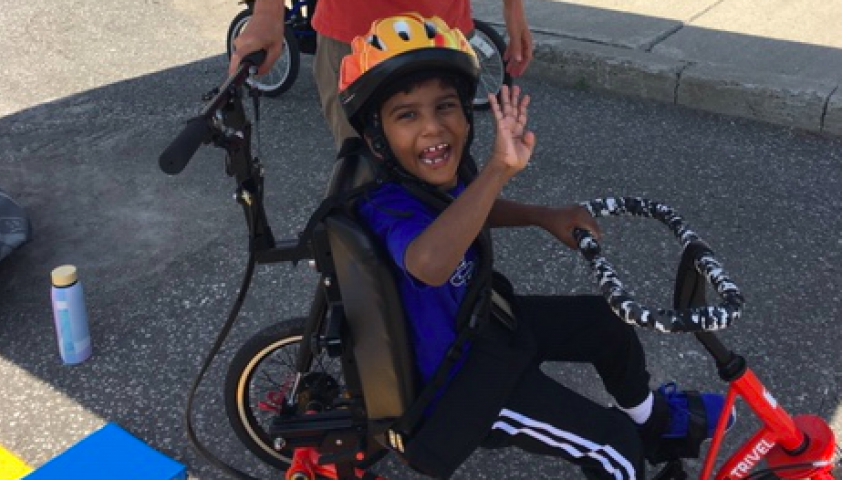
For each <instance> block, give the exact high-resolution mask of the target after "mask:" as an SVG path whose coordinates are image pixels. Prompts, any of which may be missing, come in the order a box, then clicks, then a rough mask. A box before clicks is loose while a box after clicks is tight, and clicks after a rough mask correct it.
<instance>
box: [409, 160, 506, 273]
mask: <svg viewBox="0 0 842 480" xmlns="http://www.w3.org/2000/svg"><path fill="white" fill-rule="evenodd" d="M512 174H513V173H512V172H508V171H506V170H505V169H504V168H501V167H498V166H493V165H489V166H487V167H486V168H484V169H483V170H482V171H481V172H480V174H479V175H478V176H477V178H475V179H474V181H473V182H471V184H470V185H468V187H467V188H466V189H465V191H464V192H462V194H461V195H459V196H458V197H457V198H456V199H455V200H454V201H453V203H451V204H450V205H449V206H448V207H447V208H446V209H445V210H444V211H443V212H442V213H441V214H440V215H439V216H438V217H436V219H435V220H434V221H433V223H431V224H430V226H428V227H427V228H426V229H425V230H424V231H423V232H422V233H421V234H420V235H418V237H416V238H415V240H413V241H412V242H411V243H410V244H409V247H408V248H407V250H406V254H405V256H404V264H405V265H406V269H407V270H408V271H409V273H411V274H412V276H413V277H415V278H416V279H418V280H420V281H422V282H424V283H426V284H427V285H436V286H437V285H442V284H443V283H445V282H446V281H447V280H448V279H450V277H451V276H452V275H453V272H454V271H455V270H456V267H457V266H458V265H459V262H461V261H462V258H463V257H464V256H465V252H466V251H467V250H468V247H470V246H471V243H473V241H474V240H475V239H476V238H477V235H479V233H480V230H482V227H483V226H484V225H485V221H486V219H487V218H488V215H489V212H490V211H491V208H492V207H493V206H494V203H495V201H496V199H497V196H498V195H499V194H500V191H501V190H502V189H503V186H504V185H505V184H506V182H507V181H508V180H509V178H511V175H512Z"/></svg>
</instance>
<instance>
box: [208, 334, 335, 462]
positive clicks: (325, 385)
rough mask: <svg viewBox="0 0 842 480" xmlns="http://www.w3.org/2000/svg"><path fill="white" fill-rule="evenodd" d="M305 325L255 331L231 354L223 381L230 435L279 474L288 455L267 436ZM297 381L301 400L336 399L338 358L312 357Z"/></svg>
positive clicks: (291, 372)
mask: <svg viewBox="0 0 842 480" xmlns="http://www.w3.org/2000/svg"><path fill="white" fill-rule="evenodd" d="M305 321H306V320H305V319H304V318H298V319H294V320H289V321H285V322H284V323H281V324H277V325H272V326H270V327H267V328H264V329H263V330H261V331H260V332H258V333H257V334H256V335H254V336H253V337H251V338H250V339H249V340H248V341H247V342H246V343H245V344H243V346H242V347H240V349H239V350H238V351H237V353H236V354H235V355H234V358H233V360H231V364H230V365H229V367H228V372H227V375H226V377H225V386H224V391H223V396H224V399H225V412H226V414H227V416H228V421H229V423H230V424H231V427H232V428H233V429H234V433H236V434H237V437H238V438H239V439H240V441H241V442H242V443H243V445H244V446H245V447H246V448H248V450H249V451H251V452H252V453H254V454H255V455H256V456H257V457H258V458H260V459H261V460H262V461H264V462H266V463H267V464H269V465H271V466H273V467H275V468H278V469H280V470H286V469H287V468H288V467H289V463H290V460H291V456H292V452H291V451H290V450H281V451H277V450H275V449H274V448H273V439H272V437H271V436H270V435H269V433H268V432H269V428H270V426H271V423H272V420H273V418H275V417H276V416H277V415H278V414H279V413H280V412H281V408H282V405H283V404H284V402H285V401H286V394H287V392H288V390H289V389H290V388H292V382H293V381H294V379H295V363H296V360H297V359H298V351H299V347H300V344H301V339H302V332H303V325H304V322H305ZM301 382H302V387H301V389H305V390H306V393H307V394H306V395H301V397H302V398H303V397H306V400H301V401H306V402H308V403H309V404H312V402H314V401H323V402H325V403H327V402H330V401H332V400H334V399H336V398H338V397H339V396H340V395H341V394H342V391H343V390H344V377H343V376H342V366H341V364H340V360H339V358H330V357H328V356H327V354H325V353H321V354H319V355H317V356H315V357H314V358H313V359H312V366H311V367H310V371H309V372H308V373H307V374H306V375H304V376H303V377H302V379H301ZM306 408H311V407H310V405H300V406H299V408H298V410H304V409H306ZM300 413H302V414H303V413H304V412H303V411H301V412H300Z"/></svg>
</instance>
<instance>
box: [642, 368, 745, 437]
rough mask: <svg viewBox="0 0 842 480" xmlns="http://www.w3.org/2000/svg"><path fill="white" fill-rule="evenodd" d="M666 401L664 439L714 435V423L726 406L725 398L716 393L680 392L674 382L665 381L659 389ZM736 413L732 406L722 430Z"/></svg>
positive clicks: (727, 426)
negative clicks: (666, 414)
mask: <svg viewBox="0 0 842 480" xmlns="http://www.w3.org/2000/svg"><path fill="white" fill-rule="evenodd" d="M658 393H660V394H661V395H662V396H663V398H664V399H665V400H666V401H667V405H668V406H669V412H670V421H669V424H668V426H667V428H666V430H665V431H664V433H662V434H661V436H662V437H664V438H685V437H688V436H695V437H702V436H703V435H704V438H703V440H706V439H708V438H711V437H713V432H715V431H716V424H717V423H718V422H719V417H720V415H721V414H722V407H723V406H724V405H725V397H724V396H722V395H720V394H718V393H702V394H700V393H698V392H695V391H692V390H688V391H680V390H678V386H677V385H676V384H675V382H668V383H665V384H663V385H661V386H660V388H658ZM736 420H737V414H736V412H735V411H734V409H733V408H732V409H731V414H730V415H729V417H728V424H727V425H726V427H725V431H728V430H730V429H731V427H732V426H733V425H734V422H735V421H736Z"/></svg>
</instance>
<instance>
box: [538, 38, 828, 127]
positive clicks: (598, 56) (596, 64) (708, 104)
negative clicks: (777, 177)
mask: <svg viewBox="0 0 842 480" xmlns="http://www.w3.org/2000/svg"><path fill="white" fill-rule="evenodd" d="M533 37H534V40H535V58H534V61H533V63H532V65H530V67H529V70H528V71H527V74H526V75H527V76H529V77H534V78H536V79H539V80H541V81H544V82H547V83H551V84H555V85H559V86H563V87H568V88H570V87H572V88H581V89H592V90H594V91H605V92H611V93H617V94H620V95H627V96H634V97H639V98H644V99H649V100H656V101H660V102H666V103H671V104H675V105H683V106H686V107H689V108H694V109H698V110H704V111H708V112H712V113H717V114H723V115H730V116H736V117H742V118H748V119H752V120H759V121H762V122H768V123H773V124H777V125H784V126H788V127H793V128H797V129H802V130H806V131H810V132H815V133H822V134H828V135H834V136H842V92H839V86H838V85H830V84H827V83H822V82H817V81H814V80H811V79H806V78H802V77H790V76H784V75H777V74H768V73H763V72H747V71H742V70H739V69H736V68H734V67H732V66H730V65H714V64H702V63H694V62H688V61H684V60H677V59H674V58H670V57H666V56H663V55H659V54H656V53H650V52H645V51H641V50H633V49H629V48H620V47H615V46H610V45H603V44H599V43H594V42H588V41H582V40H577V39H572V38H564V37H558V36H555V35H549V34H544V33H540V32H538V33H535V32H533Z"/></svg>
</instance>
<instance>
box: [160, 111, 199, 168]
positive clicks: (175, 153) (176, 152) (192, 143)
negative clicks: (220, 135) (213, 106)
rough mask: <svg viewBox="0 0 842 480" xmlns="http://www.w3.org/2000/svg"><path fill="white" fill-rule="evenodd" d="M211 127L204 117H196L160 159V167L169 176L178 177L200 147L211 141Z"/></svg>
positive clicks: (188, 123)
mask: <svg viewBox="0 0 842 480" xmlns="http://www.w3.org/2000/svg"><path fill="white" fill-rule="evenodd" d="M210 133H211V130H210V126H209V125H208V120H207V119H206V118H204V117H201V116H199V117H194V118H193V119H191V120H189V121H188V122H187V125H186V126H185V127H184V129H183V130H181V133H179V134H178V136H177V137H175V139H174V140H173V141H172V143H170V146H169V147H167V149H166V150H164V153H162V154H161V156H160V157H159V158H158V165H159V166H160V167H161V170H162V171H163V172H164V173H166V174H167V175H177V174H178V173H181V171H182V170H184V167H186V166H187V162H189V161H190V159H191V158H193V155H194V154H195V153H196V150H198V149H199V146H200V145H201V144H202V143H204V142H207V141H208V140H210Z"/></svg>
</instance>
